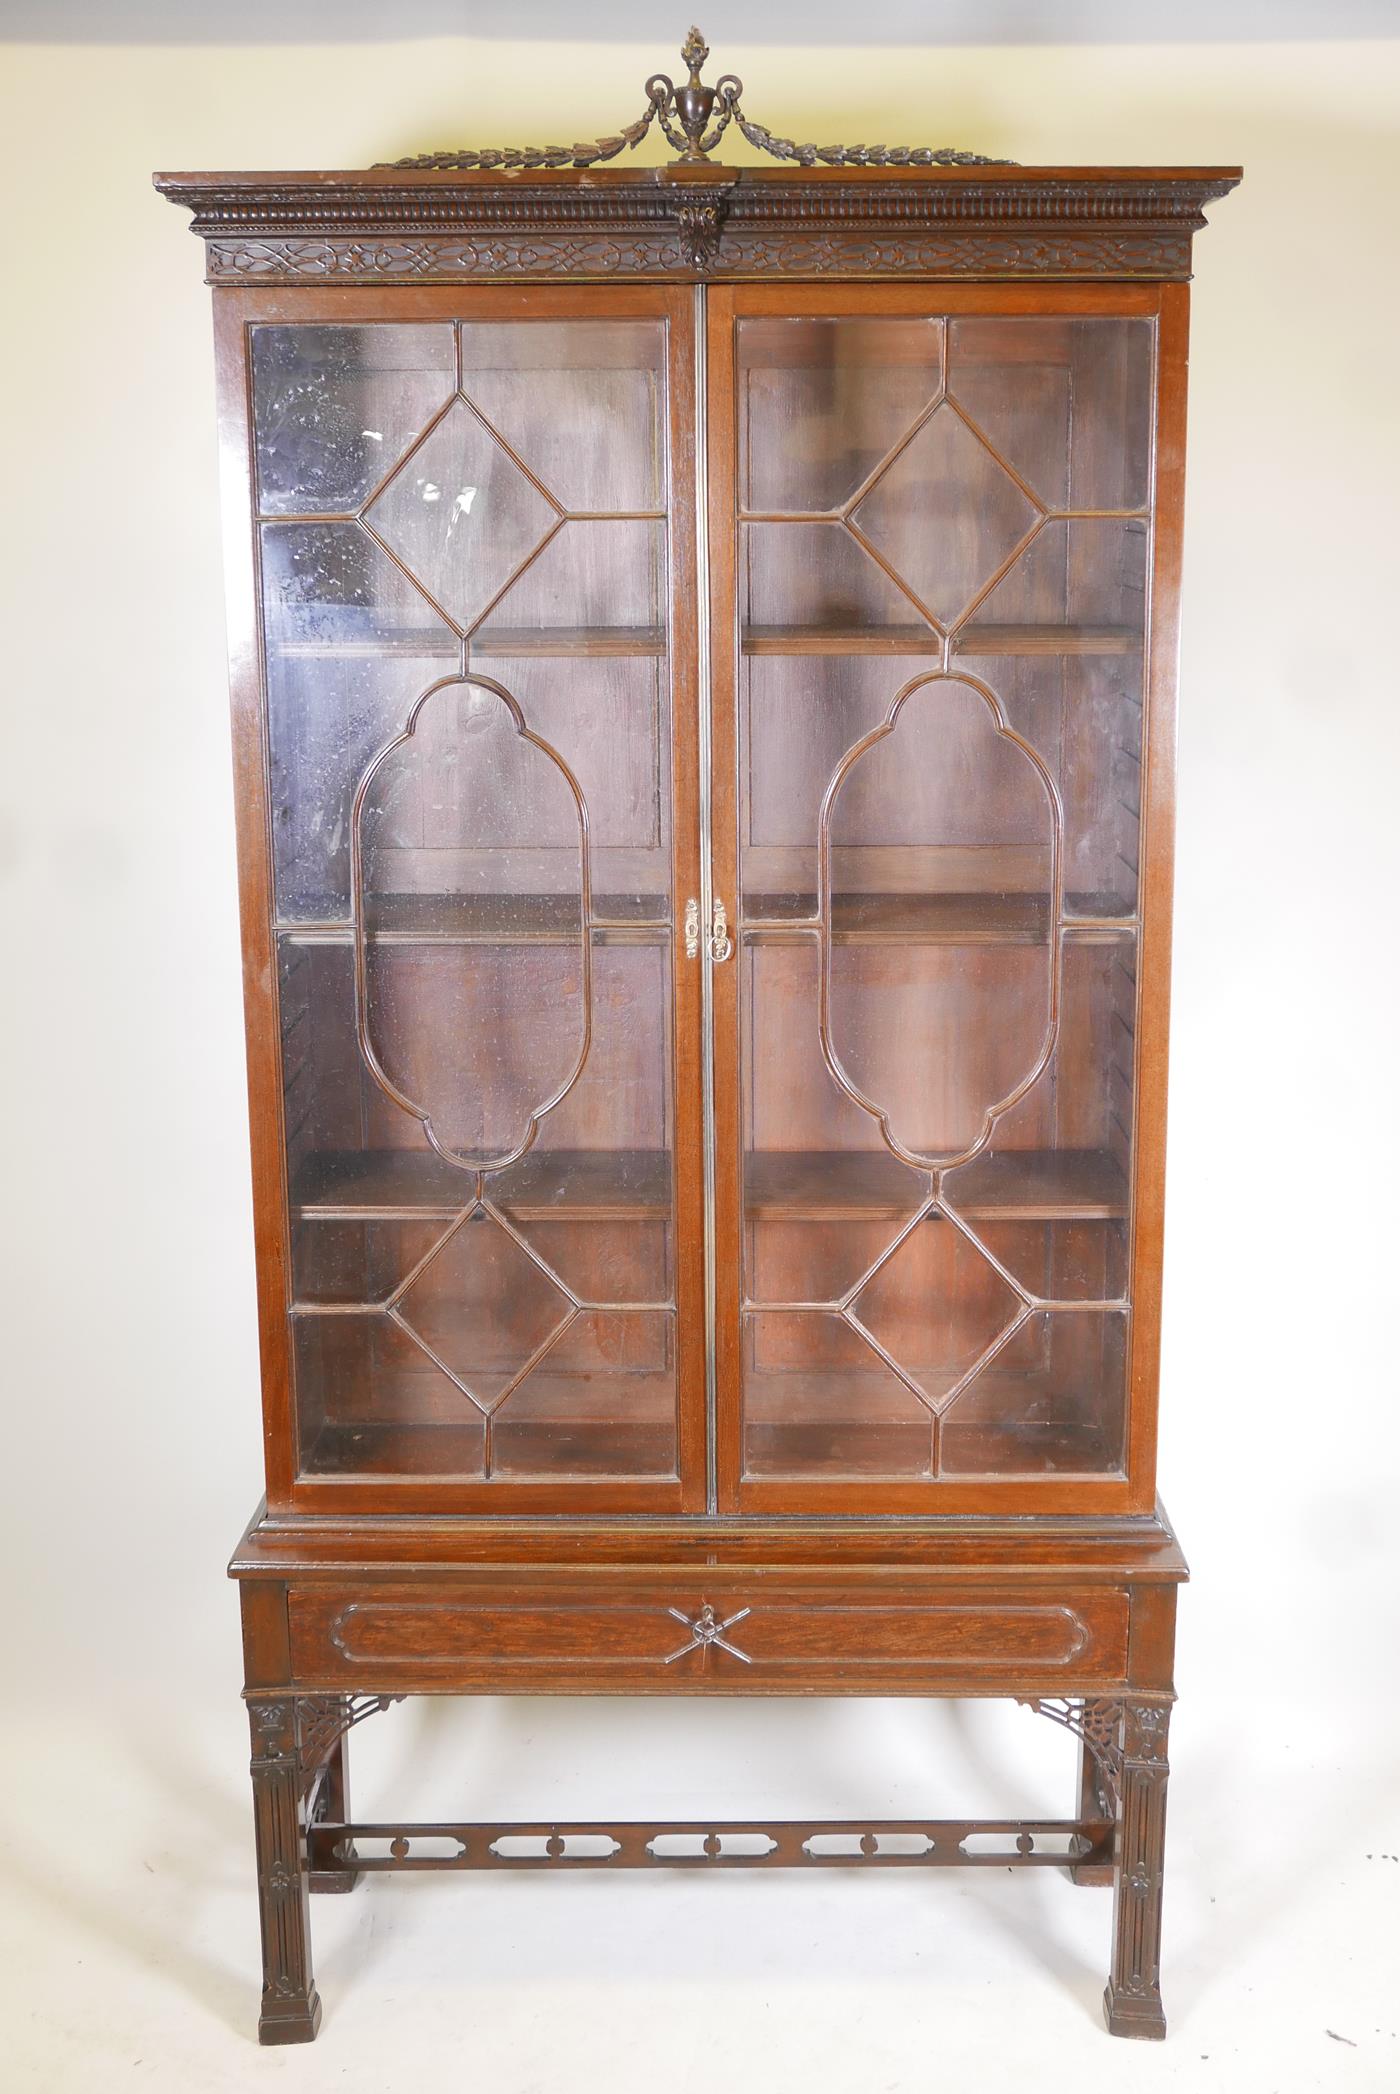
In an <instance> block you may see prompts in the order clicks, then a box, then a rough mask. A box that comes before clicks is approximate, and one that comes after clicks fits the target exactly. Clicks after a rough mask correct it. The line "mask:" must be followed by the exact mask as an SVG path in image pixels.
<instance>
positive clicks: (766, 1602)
mask: <svg viewBox="0 0 1400 2094" xmlns="http://www.w3.org/2000/svg"><path fill="white" fill-rule="evenodd" d="M289 1620H290V1629H291V1654H292V1669H293V1675H294V1678H295V1680H296V1681H297V1682H298V1684H304V1685H307V1686H311V1685H336V1686H355V1687H361V1688H364V1689H366V1690H368V1689H371V1688H379V1689H382V1688H384V1687H388V1686H393V1685H398V1686H399V1687H400V1688H401V1689H402V1690H403V1691H406V1692H407V1691H413V1683H416V1684H419V1685H421V1686H422V1687H424V1688H428V1689H432V1688H437V1689H443V1688H460V1689H463V1690H469V1691H472V1690H474V1691H479V1692H493V1693H521V1694H529V1693H580V1694H600V1693H601V1694H606V1693H617V1694H647V1693H658V1694H666V1693H681V1694H687V1693H721V1694H746V1693H758V1694H804V1693H806V1694H814V1693H827V1694H839V1693H857V1694H860V1693H866V1694H873V1693H880V1694H898V1693H909V1694H917V1693H929V1692H947V1691H950V1686H951V1684H952V1683H964V1682H965V1683H968V1684H969V1685H970V1686H972V1687H974V1688H981V1689H982V1690H983V1691H989V1690H999V1691H1002V1692H1009V1691H1013V1690H1014V1688H1015V1686H1016V1684H1017V1683H1018V1682H1019V1681H1021V1680H1025V1681H1027V1682H1029V1683H1030V1684H1031V1685H1032V1686H1035V1685H1036V1684H1037V1683H1039V1684H1040V1686H1041V1687H1043V1688H1044V1691H1047V1692H1049V1691H1054V1690H1053V1687H1048V1686H1045V1682H1047V1681H1050V1682H1061V1683H1065V1682H1069V1681H1073V1682H1075V1683H1076V1684H1089V1683H1102V1682H1104V1681H1108V1680H1113V1679H1121V1678H1123V1677H1124V1675H1125V1670H1126V1665H1127V1648H1128V1594H1127V1592H1126V1591H1125V1590H1122V1589H1118V1588H1112V1587H1105V1586H1090V1587H1085V1588H1081V1589H1079V1590H1066V1591H1060V1590H1058V1589H1055V1590H1051V1591H1047V1590H1044V1589H1034V1588H1033V1589H1032V1590H1030V1591H1027V1590H1026V1589H1025V1588H1021V1589H1019V1590H1016V1591H1009V1590H995V1591H989V1590H986V1589H983V1588H980V1587H975V1586H962V1587H958V1588H954V1589H949V1588H948V1587H946V1586H943V1587H939V1588H935V1589H931V1588H930V1587H928V1586H925V1587H924V1588H923V1589H922V1590H921V1591H916V1592H911V1591H908V1590H901V1591H898V1592H895V1593H891V1592H889V1591H888V1590H886V1589H883V1588H881V1589H879V1590H874V1589H872V1590H869V1591H862V1592H852V1591H851V1590H850V1588H849V1587H847V1588H845V1589H844V1590H833V1589H831V1588H827V1587H817V1588H814V1587H812V1586H810V1585H803V1586H795V1585H783V1584H780V1583H777V1582H774V1581H769V1580H762V1579H759V1580H747V1581H740V1580H734V1579H732V1578H726V1579H724V1580H723V1581H721V1580H719V1579H710V1580H708V1581H707V1582H706V1583H705V1584H704V1585H703V1586H698V1585H696V1586H690V1585H688V1584H687V1582H686V1581H685V1580H681V1579H678V1580H675V1581H670V1582H668V1583H667V1584H666V1585H664V1586H659V1587H658V1586H652V1587H648V1588H646V1589H640V1590H639V1589H635V1588H629V1589H627V1590H621V1591H620V1590H618V1589H617V1588H616V1586H614V1585H611V1584H609V1585H606V1586H600V1588H599V1589H597V1590H596V1593H595V1594H593V1595H583V1594H581V1593H580V1591H579V1589H578V1584H577V1582H576V1581H575V1582H574V1583H573V1584H572V1586H571V1588H570V1589H569V1590H568V1591H567V1592H565V1591H559V1590H557V1589H556V1590H554V1591H541V1590H540V1589H539V1587H538V1586H535V1587H529V1586H517V1587H504V1586H496V1587H492V1588H481V1587H476V1588H473V1589H471V1590H470V1591H466V1592H464V1591H463V1590H462V1588H461V1587H460V1586H455V1587H454V1586H448V1587H439V1586H433V1587H426V1588H425V1587H421V1586H419V1587H414V1588H407V1589H405V1588H400V1589H385V1588H377V1589H376V1588H373V1587H370V1588H366V1587H364V1586H361V1587H359V1588H358V1589H357V1590H353V1591H352V1590H348V1589H340V1588H327V1587H324V1586H315V1587H306V1588H303V1589H300V1590H297V1589H294V1590H293V1591H292V1593H291V1595H290V1599H289Z"/></svg>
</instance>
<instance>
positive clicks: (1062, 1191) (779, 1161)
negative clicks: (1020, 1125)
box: [291, 1149, 1128, 1223]
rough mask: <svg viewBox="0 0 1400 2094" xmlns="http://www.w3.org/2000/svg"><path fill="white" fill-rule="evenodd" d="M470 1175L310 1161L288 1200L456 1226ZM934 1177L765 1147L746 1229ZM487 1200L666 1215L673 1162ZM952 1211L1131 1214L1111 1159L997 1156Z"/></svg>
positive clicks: (881, 1197) (582, 1170) (622, 1160)
mask: <svg viewBox="0 0 1400 2094" xmlns="http://www.w3.org/2000/svg"><path fill="white" fill-rule="evenodd" d="M473 1183H474V1181H473V1178H472V1174H471V1173H470V1172H468V1171H457V1170H454V1169H453V1167H452V1166H451V1164H447V1163H444V1162H443V1161H442V1160H441V1158H439V1157H437V1156H434V1155H431V1154H428V1153H424V1152H422V1151H416V1150H415V1151H410V1150H397V1149H377V1150H365V1151H350V1152H344V1153H321V1154H316V1155H311V1156H308V1157H307V1158H306V1159H305V1161H304V1162H303V1163H302V1165H301V1166H300V1168H299V1170H298V1171H297V1173H296V1176H295V1180H294V1183H293V1185H292V1192H291V1206H292V1211H293V1213H294V1214H295V1215H296V1216H297V1217H298V1218H299V1219H301V1220H304V1221H353V1222H363V1221H428V1220H433V1221H449V1220H451V1218H452V1216H453V1215H454V1214H459V1213H460V1212H461V1211H462V1209H463V1207H465V1206H466V1205H468V1203H469V1202H470V1200H471V1199H472V1197H473ZM927 1189H928V1180H927V1178H926V1176H925V1175H924V1174H923V1173H922V1172H918V1171H913V1170H910V1169H909V1168H908V1167H907V1166H906V1165H904V1164H902V1163H900V1162H899V1161H898V1160H897V1159H896V1158H895V1157H893V1156H890V1155H888V1154H887V1153H885V1152H883V1151H880V1150H871V1151H860V1152H853V1151H838V1150H809V1149H804V1150H787V1149H781V1150H774V1149H769V1150H757V1151H751V1152H749V1153H748V1154H746V1156H745V1158H744V1212H745V1215H746V1217H747V1218H748V1220H750V1221H755V1222H770V1221H814V1222H815V1221H879V1220H886V1219H897V1218H899V1217H900V1216H904V1215H908V1214H911V1213H912V1212H913V1211H914V1208H915V1207H916V1206H917V1205H918V1204H919V1202H920V1201H921V1200H922V1199H923V1198H924V1197H925V1195H926V1192H927ZM487 1190H488V1197H489V1198H490V1199H492V1200H493V1201H494V1202H495V1203H496V1204H497V1205H498V1206H500V1207H501V1208H502V1209H503V1210H504V1211H505V1212H506V1213H507V1214H509V1215H510V1217H511V1219H512V1220H513V1221H515V1222H519V1223H525V1222H530V1221H548V1220H562V1221H570V1222H584V1221H629V1220H631V1221H644V1222H651V1223H656V1222H659V1221H662V1220H665V1219H667V1218H669V1214H670V1208H671V1170H670V1157H669V1155H668V1154H667V1152H666V1151H665V1150H661V1149H616V1150H610V1149H598V1150H594V1149H557V1150H531V1151H530V1153H529V1154H528V1155H527V1156H525V1157H522V1159H521V1161H520V1162H519V1163H516V1164H512V1165H511V1167H510V1168H509V1170H507V1171H504V1172H502V1173H501V1175H500V1176H499V1177H497V1178H489V1177H488V1179H487ZM945 1190H946V1193H947V1197H948V1201H949V1204H950V1205H951V1206H953V1207H955V1208H956V1210H957V1212H958V1213H959V1214H961V1215H963V1216H964V1217H965V1218H966V1219H967V1220H969V1221H975V1220H997V1221H1031V1222H1039V1221H1055V1220H1059V1219H1074V1220H1080V1221H1103V1220H1110V1219H1114V1218H1117V1217H1119V1216H1121V1215H1123V1214H1125V1213H1126V1211H1127V1201H1128V1188H1127V1181H1126V1179H1125V1178H1124V1176H1123V1173H1122V1170H1121V1169H1120V1167H1119V1165H1118V1163H1117V1161H1116V1160H1115V1158H1114V1157H1113V1156H1112V1155H1111V1154H1110V1153H1109V1152H1108V1151H1106V1150H1098V1149H1066V1150H1036V1149H1026V1150H1021V1149H1017V1150H1001V1151H999V1152H997V1153H995V1154H988V1155H985V1156H982V1157H979V1158H978V1159H977V1161H976V1162H975V1163H971V1164H966V1165H964V1166H963V1167H962V1168H961V1169H960V1170H957V1171H952V1172H950V1173H949V1175H948V1178H947V1181H946V1186H945Z"/></svg>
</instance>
